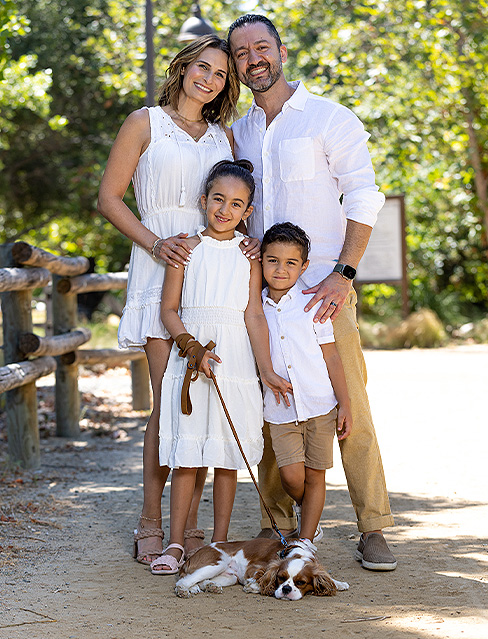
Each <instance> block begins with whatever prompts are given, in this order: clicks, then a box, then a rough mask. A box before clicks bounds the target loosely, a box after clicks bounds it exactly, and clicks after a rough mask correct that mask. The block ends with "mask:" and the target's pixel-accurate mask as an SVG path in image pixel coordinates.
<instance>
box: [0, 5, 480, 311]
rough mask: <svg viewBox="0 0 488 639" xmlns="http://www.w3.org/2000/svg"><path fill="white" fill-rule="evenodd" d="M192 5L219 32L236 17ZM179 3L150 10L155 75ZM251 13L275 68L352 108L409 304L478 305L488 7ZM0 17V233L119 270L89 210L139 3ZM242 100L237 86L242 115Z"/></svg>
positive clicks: (130, 98) (140, 45) (3, 9)
mask: <svg viewBox="0 0 488 639" xmlns="http://www.w3.org/2000/svg"><path fill="white" fill-rule="evenodd" d="M160 4H161V5H164V6H160ZM200 4H201V7H202V11H203V13H204V15H205V17H206V18H207V19H209V20H210V21H211V22H212V23H213V24H214V26H216V27H217V29H220V34H221V35H223V36H224V35H225V32H226V29H227V27H228V25H229V24H230V23H231V21H232V20H233V19H234V18H236V17H237V16H238V15H240V14H241V13H242V11H243V8H242V7H241V6H240V5H239V3H237V2H233V1H232V0H225V1H221V0H207V1H206V2H201V3H200ZM190 6H191V2H184V3H182V2H180V1H179V0H168V1H166V2H165V3H156V2H155V3H154V14H155V20H154V24H155V34H154V43H155V49H156V58H155V65H156V76H157V77H158V78H159V79H160V80H161V79H162V78H163V77H164V70H165V68H166V66H167V64H168V61H169V60H170V59H171V57H172V56H173V55H174V54H175V52H176V51H177V50H178V48H179V46H180V45H179V43H178V42H177V40H176V34H177V33H178V31H179V28H180V27H181V24H182V23H183V21H184V20H185V19H186V18H187V17H188V15H189V12H190ZM249 8H251V10H252V3H250V2H247V3H245V4H244V9H246V10H247V9H249ZM256 11H257V12H260V13H265V14H266V15H268V16H269V17H270V18H271V19H273V20H274V21H275V23H276V25H277V27H278V28H279V30H280V32H281V33H282V35H283V41H284V43H285V44H286V45H287V47H288V50H289V60H288V62H287V64H286V72H287V77H288V78H289V79H295V78H300V79H304V80H305V81H306V83H307V86H308V87H309V88H310V89H311V90H312V91H314V92H316V93H318V94H320V95H326V96H328V97H330V98H331V99H333V100H337V101H339V102H341V103H343V104H345V105H347V106H349V107H350V108H351V109H352V110H353V111H354V112H355V113H356V114H357V115H358V116H359V117H360V118H361V119H362V120H363V122H364V123H365V125H366V128H367V130H368V131H369V132H370V133H371V140H370V148H371V151H372V156H373V162H374V165H375V169H376V171H377V175H378V181H379V183H380V184H381V188H382V190H383V191H384V192H385V193H387V194H396V193H399V192H403V193H405V194H406V205H407V216H408V257H409V275H410V289H411V299H412V300H413V303H414V306H415V307H418V306H422V305H427V306H430V307H432V308H434V309H435V310H437V311H438V312H440V313H441V315H442V316H443V317H444V318H446V319H450V317H449V313H450V312H451V311H452V312H455V313H460V312H465V313H466V314H467V315H469V314H470V313H472V312H473V311H472V309H473V308H478V309H479V311H480V312H481V311H484V312H486V310H487V308H488V303H487V298H488V295H487V293H488V290H487V281H488V259H487V258H488V245H487V234H486V229H487V227H488V194H487V185H488V156H487V154H488V151H487V148H488V146H487V141H488V140H487V137H488V121H487V120H488V109H487V100H488V97H487V95H488V92H487V72H488V71H487V70H488V43H487V33H488V0H383V1H381V2H376V1H375V2H373V0H282V1H280V2H277V1H276V0H269V1H267V0H264V1H263V2H261V3H259V7H258V8H257V10H256ZM0 19H1V22H0V24H2V25H3V26H2V27H1V30H0V44H2V49H1V51H2V53H1V54H0V105H1V115H0V125H1V133H0V213H1V214H3V215H2V218H3V222H0V241H5V240H11V239H16V238H20V237H22V239H27V240H30V241H33V242H35V243H37V244H42V245H43V246H49V247H50V248H51V249H56V248H57V249H58V250H61V251H63V252H66V251H68V252H73V253H80V252H82V253H84V254H89V255H94V256H95V257H96V259H97V267H98V268H99V269H102V270H103V269H109V270H118V269H120V268H122V265H123V264H124V263H125V262H126V260H127V258H128V254H129V248H130V247H129V244H128V242H127V241H126V240H124V238H122V237H121V236H120V234H118V233H117V232H116V231H114V230H113V229H112V228H111V226H110V225H109V224H108V223H106V222H105V221H104V220H103V219H102V218H101V217H100V216H99V215H98V214H97V213H96V208H95V207H96V197H97V191H98V185H99V181H100V177H101V174H102V172H103V168H104V165H105V162H106V159H107V156H108V152H109V149H110V145H111V143H112V141H113V139H114V137H115V135H116V132H117V130H118V128H119V126H120V124H121V123H122V121H123V119H124V118H125V117H126V115H127V114H128V113H129V112H130V111H132V110H134V109H136V108H138V107H140V106H142V104H144V102H145V86H144V83H145V73H144V58H145V41H144V2H143V0H139V1H138V2H133V1H131V2H129V1H128V0H119V1H115V0H90V1H88V0H69V1H68V0H18V1H17V2H16V12H15V13H14V11H13V2H11V1H10V0H1V1H0ZM2 39H3V40H2ZM4 44H5V47H4V46H3V45H4ZM2 56H3V57H2ZM248 102H249V92H248V91H247V90H244V91H243V98H242V101H241V107H242V108H241V112H243V110H244V108H245V105H246V104H247V103H248ZM127 202H128V204H129V205H130V206H131V207H132V208H133V210H135V207H134V202H133V197H132V195H131V194H130V193H129V194H128V197H127Z"/></svg>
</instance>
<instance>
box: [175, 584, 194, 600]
mask: <svg viewBox="0 0 488 639" xmlns="http://www.w3.org/2000/svg"><path fill="white" fill-rule="evenodd" d="M175 594H176V596H177V597H182V598H183V599H188V597H191V593H190V591H189V590H188V588H184V587H183V586H178V584H176V586H175Z"/></svg>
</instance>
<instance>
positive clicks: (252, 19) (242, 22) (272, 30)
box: [227, 13, 282, 49]
mask: <svg viewBox="0 0 488 639" xmlns="http://www.w3.org/2000/svg"><path fill="white" fill-rule="evenodd" d="M256 22H261V23H262V24H264V26H265V27H266V28H267V29H268V31H269V34H270V35H271V36H273V38H274V39H275V40H276V44H277V45H278V49H279V48H280V47H281V46H282V42H281V38H280V35H279V33H278V31H277V30H276V27H275V26H274V24H273V23H272V22H271V20H270V19H269V18H267V17H266V16H261V15H259V14H256V13H246V15H245V16H241V17H240V18H237V20H235V21H234V22H233V23H232V24H231V25H230V27H229V33H228V34H227V42H228V43H229V46H230V36H231V35H232V32H233V31H235V30H236V29H240V28H241V27H245V26H247V25H248V24H256Z"/></svg>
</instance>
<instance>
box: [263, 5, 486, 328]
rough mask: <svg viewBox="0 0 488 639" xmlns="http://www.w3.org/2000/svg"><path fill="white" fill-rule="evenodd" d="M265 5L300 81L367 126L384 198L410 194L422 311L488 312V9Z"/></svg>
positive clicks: (415, 294)
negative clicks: (424, 308) (282, 36)
mask: <svg viewBox="0 0 488 639" xmlns="http://www.w3.org/2000/svg"><path fill="white" fill-rule="evenodd" d="M265 4H266V9H269V10H270V12H271V11H273V8H275V13H274V16H275V19H276V22H280V25H281V27H282V31H283V32H284V33H285V34H286V40H287V42H290V43H291V46H290V49H291V50H290V54H291V55H290V66H292V67H293V70H294V72H295V75H296V76H297V77H301V78H303V77H305V78H308V82H307V83H308V86H309V87H310V88H311V89H312V91H315V92H317V93H318V94H320V95H327V96H329V97H331V98H332V99H335V100H337V101H339V102H342V103H343V104H346V105H347V106H349V107H350V108H351V109H352V110H353V111H354V112H355V113H356V114H357V115H358V116H359V117H360V118H361V119H362V120H363V122H365V124H366V128H367V129H368V131H370V133H371V134H372V137H371V149H372V155H373V161H374V165H375V168H376V171H377V174H378V179H379V182H380V184H381V187H382V190H383V191H384V192H385V193H387V194H388V193H390V194H395V193H399V192H403V193H406V196H407V198H406V202H407V214H408V238H407V239H408V249H409V275H410V288H411V298H412V301H413V303H414V305H415V306H422V305H426V306H430V307H432V308H434V309H435V310H437V311H438V312H439V313H440V314H441V315H442V316H443V317H444V318H446V319H452V317H450V315H451V313H452V315H455V314H458V313H459V312H462V311H464V312H466V313H467V314H469V313H470V312H472V310H473V305H475V306H477V307H478V309H479V311H484V312H486V309H487V298H488V295H487V294H488V287H487V282H488V259H487V258H488V244H487V239H486V229H487V228H488V200H487V197H488V193H487V185H488V145H487V142H488V110H487V88H488V87H487V73H488V41H487V34H488V4H487V2H486V0H481V1H479V0H476V1H474V0H436V1H435V2H434V1H432V2H431V1H429V0H401V1H400V0H398V1H397V0H389V1H384V2H373V1H370V0H362V1H360V2H358V1H355V0H351V1H349V0H348V1H334V0H328V1H326V2H319V1H314V0H309V1H307V2H294V1H287V2H285V3H283V4H284V5H285V6H286V10H284V11H281V10H279V9H277V8H276V6H277V5H276V3H265ZM304 17H305V19H304Z"/></svg>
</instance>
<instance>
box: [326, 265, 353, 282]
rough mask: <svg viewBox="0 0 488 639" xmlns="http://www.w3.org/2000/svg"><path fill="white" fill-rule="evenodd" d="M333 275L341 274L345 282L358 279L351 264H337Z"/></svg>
mask: <svg viewBox="0 0 488 639" xmlns="http://www.w3.org/2000/svg"><path fill="white" fill-rule="evenodd" d="M332 272H333V273H340V274H341V275H342V277H343V278H344V279H345V280H349V281H351V280H353V279H354V278H355V277H356V269H355V268H353V267H352V266H349V264H336V265H335V266H334V270H333V271H332Z"/></svg>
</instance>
